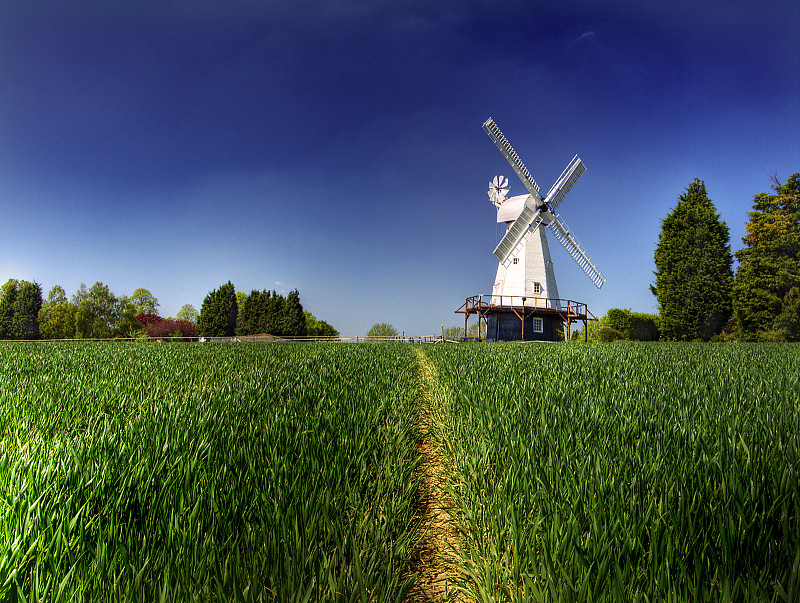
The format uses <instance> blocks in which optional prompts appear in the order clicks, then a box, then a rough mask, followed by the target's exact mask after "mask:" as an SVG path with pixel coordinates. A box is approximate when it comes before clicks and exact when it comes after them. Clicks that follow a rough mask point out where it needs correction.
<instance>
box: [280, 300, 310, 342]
mask: <svg viewBox="0 0 800 603" xmlns="http://www.w3.org/2000/svg"><path fill="white" fill-rule="evenodd" d="M283 335H290V336H294V337H304V336H305V335H306V317H305V314H303V305H302V304H301V303H300V292H299V291H298V290H297V289H294V290H293V291H290V292H289V295H287V296H286V301H285V302H284V304H283Z"/></svg>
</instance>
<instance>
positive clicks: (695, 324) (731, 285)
mask: <svg viewBox="0 0 800 603" xmlns="http://www.w3.org/2000/svg"><path fill="white" fill-rule="evenodd" d="M772 190H773V193H766V192H762V193H759V194H757V195H755V197H754V199H753V206H752V210H753V211H751V212H748V216H749V220H748V222H747V224H746V234H745V236H744V238H743V239H742V242H743V243H744V244H745V246H744V248H743V249H741V250H740V251H737V252H736V253H731V248H730V244H729V243H730V236H729V231H728V226H727V224H726V223H725V222H724V221H723V220H721V218H720V215H719V214H718V213H717V210H716V207H715V206H714V204H713V202H712V201H711V200H710V199H709V198H708V192H707V190H706V186H705V183H704V182H703V181H702V180H699V179H697V178H695V179H694V180H693V181H692V182H691V183H689V186H688V187H687V189H686V192H685V193H684V194H682V195H680V196H679V197H678V203H677V205H676V206H675V207H674V208H673V209H672V211H670V213H669V214H668V215H667V217H666V218H664V219H663V220H662V222H661V233H660V235H659V239H658V245H657V247H656V250H655V258H654V259H655V266H656V270H655V272H654V275H655V277H656V278H655V281H656V282H655V283H654V284H652V285H651V286H650V290H651V291H652V293H653V294H654V295H655V296H656V299H657V300H658V308H659V313H658V315H652V314H642V313H634V312H631V311H630V310H625V309H621V308H612V309H611V310H609V311H608V313H607V314H606V315H605V316H604V317H603V318H601V319H600V321H599V322H597V323H594V324H592V325H591V326H590V327H588V329H589V333H588V334H589V336H590V338H592V339H595V340H600V341H613V340H616V339H639V340H642V341H649V340H658V339H666V340H676V341H695V340H700V341H709V340H718V341H719V340H722V341H800V173H797V174H794V175H793V176H792V177H791V178H789V180H788V181H787V182H786V183H785V184H782V183H781V182H780V181H778V179H777V177H776V176H775V177H773V186H772ZM734 258H735V259H736V260H738V262H739V264H738V268H737V269H736V271H734V269H733V264H734ZM573 337H574V338H576V339H577V338H582V337H583V333H582V332H577V333H576V334H575V335H574V336H573Z"/></svg>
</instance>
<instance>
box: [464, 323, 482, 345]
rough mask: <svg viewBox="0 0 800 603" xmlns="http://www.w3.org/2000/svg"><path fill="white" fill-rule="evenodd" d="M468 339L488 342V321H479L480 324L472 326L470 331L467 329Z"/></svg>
mask: <svg viewBox="0 0 800 603" xmlns="http://www.w3.org/2000/svg"><path fill="white" fill-rule="evenodd" d="M467 337H471V338H472V339H476V340H477V339H480V340H481V341H486V321H485V320H479V321H478V322H475V323H473V324H471V325H470V326H469V329H467Z"/></svg>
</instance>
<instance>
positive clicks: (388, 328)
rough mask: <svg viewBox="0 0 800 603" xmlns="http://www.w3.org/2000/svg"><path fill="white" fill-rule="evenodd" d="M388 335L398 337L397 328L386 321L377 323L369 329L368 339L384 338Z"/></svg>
mask: <svg viewBox="0 0 800 603" xmlns="http://www.w3.org/2000/svg"><path fill="white" fill-rule="evenodd" d="M387 337H397V329H395V328H394V327H393V326H392V325H390V324H389V323H386V322H379V323H375V324H374V325H372V326H371V327H370V328H369V331H367V339H368V340H375V339H384V338H387Z"/></svg>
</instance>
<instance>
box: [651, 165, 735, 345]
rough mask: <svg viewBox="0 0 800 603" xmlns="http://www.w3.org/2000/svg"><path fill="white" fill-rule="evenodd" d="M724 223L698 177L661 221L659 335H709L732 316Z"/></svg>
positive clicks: (657, 291)
mask: <svg viewBox="0 0 800 603" xmlns="http://www.w3.org/2000/svg"><path fill="white" fill-rule="evenodd" d="M729 240H730V235H729V233H728V226H727V224H725V222H724V221H722V220H720V218H719V215H718V214H717V211H716V207H714V204H713V203H712V202H711V200H710V199H709V198H708V193H707V192H706V186H705V183H704V182H703V181H702V180H698V179H697V178H695V179H694V181H693V182H691V183H690V184H689V186H688V188H687V189H686V193H685V194H683V195H681V196H680V197H678V205H677V206H676V207H675V208H674V209H673V210H672V212H670V214H669V215H668V216H667V217H666V218H665V219H664V220H662V222H661V234H660V235H659V238H658V247H657V248H656V252H655V263H656V270H655V273H654V274H655V276H656V282H655V285H651V287H650V290H651V291H652V292H653V293H654V294H655V296H656V297H657V298H658V305H659V309H660V314H661V325H660V327H661V335H662V336H663V337H665V338H667V339H678V340H692V339H703V340H708V339H709V338H711V336H713V335H715V334H717V333H719V332H720V331H721V330H722V327H723V326H725V324H726V323H727V322H728V320H729V319H730V317H731V312H732V308H731V290H732V287H733V268H732V266H733V256H732V255H731V250H730V245H729Z"/></svg>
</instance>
